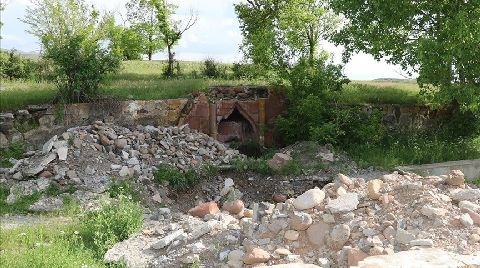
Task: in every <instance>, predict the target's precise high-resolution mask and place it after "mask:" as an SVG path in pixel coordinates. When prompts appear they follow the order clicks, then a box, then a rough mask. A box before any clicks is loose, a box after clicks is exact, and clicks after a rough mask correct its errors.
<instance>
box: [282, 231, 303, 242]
mask: <svg viewBox="0 0 480 268" xmlns="http://www.w3.org/2000/svg"><path fill="white" fill-rule="evenodd" d="M299 235H300V234H299V233H298V232H297V231H295V230H287V231H286V232H285V235H284V237H285V239H287V240H290V241H296V240H298V236H299Z"/></svg>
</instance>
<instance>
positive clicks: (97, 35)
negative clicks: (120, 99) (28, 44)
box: [23, 0, 120, 102]
mask: <svg viewBox="0 0 480 268" xmlns="http://www.w3.org/2000/svg"><path fill="white" fill-rule="evenodd" d="M32 4H33V5H32V6H29V7H27V10H26V16H25V18H24V19H23V21H24V22H25V23H27V24H28V25H30V30H29V32H30V33H32V34H33V35H35V36H37V37H38V38H39V39H40V41H41V44H42V47H43V51H44V55H43V57H44V58H45V59H47V60H49V61H51V62H52V63H53V67H54V72H55V82H56V84H57V88H58V90H59V95H58V97H59V100H60V101H69V102H74V101H88V100H90V99H91V98H94V97H95V96H96V95H97V94H98V86H99V84H100V82H101V81H102V79H103V78H104V77H105V75H106V74H107V73H109V72H113V71H116V70H117V69H118V68H119V65H120V59H119V58H118V57H117V54H115V53H114V51H112V50H111V49H110V47H108V46H107V45H106V44H108V39H107V35H108V21H109V16H100V14H99V13H98V12H97V11H96V10H95V9H94V8H93V7H89V6H88V5H87V4H86V3H85V2H84V1H83V0H33V1H32ZM66 18H68V19H66Z"/></svg>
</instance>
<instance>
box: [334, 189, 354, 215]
mask: <svg viewBox="0 0 480 268" xmlns="http://www.w3.org/2000/svg"><path fill="white" fill-rule="evenodd" d="M358 204H359V202H358V194H356V193H347V194H344V195H342V196H339V197H338V198H337V199H331V200H330V201H329V202H328V205H327V207H328V209H329V210H330V211H331V212H332V213H345V212H350V211H353V210H355V209H357V206H358Z"/></svg>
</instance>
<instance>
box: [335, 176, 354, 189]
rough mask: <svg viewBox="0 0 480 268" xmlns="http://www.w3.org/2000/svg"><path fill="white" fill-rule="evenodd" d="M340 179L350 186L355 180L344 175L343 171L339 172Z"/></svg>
mask: <svg viewBox="0 0 480 268" xmlns="http://www.w3.org/2000/svg"><path fill="white" fill-rule="evenodd" d="M337 177H338V179H339V180H340V181H341V182H342V183H343V184H345V185H346V186H347V187H350V186H352V185H353V180H352V179H350V178H349V177H347V176H345V175H343V174H342V173H339V174H338V175H337Z"/></svg>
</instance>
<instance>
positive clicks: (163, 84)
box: [0, 61, 419, 111]
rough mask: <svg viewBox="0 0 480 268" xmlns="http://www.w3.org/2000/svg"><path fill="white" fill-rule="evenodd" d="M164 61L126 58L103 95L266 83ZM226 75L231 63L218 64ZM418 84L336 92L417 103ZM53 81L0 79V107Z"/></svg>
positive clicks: (38, 93)
mask: <svg viewBox="0 0 480 268" xmlns="http://www.w3.org/2000/svg"><path fill="white" fill-rule="evenodd" d="M165 64H166V63H165V62H164V61H151V62H149V61H126V62H124V63H123V65H122V69H121V70H120V71H119V72H118V73H116V74H113V75H110V76H109V77H108V78H107V79H106V81H105V82H104V83H103V84H102V85H101V87H100V92H101V94H102V95H109V96H113V97H116V98H119V99H124V100H126V99H137V100H149V99H169V98H179V97H185V96H187V95H188V94H189V93H190V92H191V91H192V90H193V89H199V90H205V89H207V88H208V87H209V86H214V85H265V84H266V82H265V81H260V80H256V81H248V80H224V79H205V78H203V77H202V76H201V70H202V67H203V63H202V62H191V61H183V62H180V64H179V66H180V73H181V77H182V78H179V79H164V78H163V77H162V72H163V69H164V67H165ZM221 68H224V69H225V72H226V73H227V75H229V74H231V65H229V64H221ZM418 91H419V88H418V86H417V84H415V83H414V82H412V81H409V80H402V81H390V80H387V81H385V80H381V81H354V82H352V83H350V84H349V85H346V86H345V87H344V90H343V91H341V92H339V93H337V95H336V99H337V100H338V101H339V102H341V103H347V104H359V103H400V104H413V103H418V99H417V97H416V95H417V93H418ZM54 96H55V85H54V84H52V83H47V82H42V83H37V82H35V81H9V80H4V81H1V83H0V110H1V111H8V110H15V109H20V108H22V107H25V106H26V105H30V104H43V103H50V102H53V98H54Z"/></svg>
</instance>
